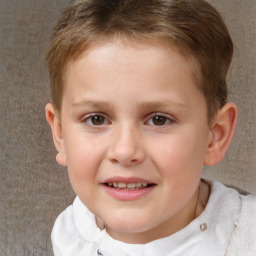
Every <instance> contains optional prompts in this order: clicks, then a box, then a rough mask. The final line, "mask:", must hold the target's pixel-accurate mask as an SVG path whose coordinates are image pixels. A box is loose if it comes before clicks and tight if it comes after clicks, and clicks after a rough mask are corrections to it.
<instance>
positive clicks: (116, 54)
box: [65, 37, 199, 84]
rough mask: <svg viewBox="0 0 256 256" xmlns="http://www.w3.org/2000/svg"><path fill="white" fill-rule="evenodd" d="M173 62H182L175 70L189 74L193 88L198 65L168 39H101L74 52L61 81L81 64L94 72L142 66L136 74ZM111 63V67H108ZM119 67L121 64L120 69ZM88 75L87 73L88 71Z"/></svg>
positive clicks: (187, 52)
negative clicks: (103, 68) (94, 70)
mask: <svg viewBox="0 0 256 256" xmlns="http://www.w3.org/2000/svg"><path fill="white" fill-rule="evenodd" d="M170 57H171V59H172V60H174V62H176V60H175V58H176V59H177V57H178V59H179V60H180V59H181V58H182V59H183V62H181V61H177V65H176V67H177V68H179V67H178V66H181V65H184V64H185V65H186V66H187V68H188V72H192V75H193V77H194V78H195V84H198V81H197V77H198V76H197V74H196V73H197V72H198V70H199V69H198V66H199V65H198V63H197V60H196V59H195V58H194V57H193V56H192V54H191V53H190V51H189V49H186V48H184V47H180V46H179V47H178V46H177V45H176V44H174V43H173V42H172V41H170V40H169V39H164V38H151V39H145V38H142V39H141V38H126V37H123V38H116V37H113V38H107V39H106V38H103V39H99V40H98V41H97V40H96V41H94V42H93V43H89V44H88V45H87V46H86V47H85V49H84V50H80V51H78V52H77V53H76V54H74V55H73V56H71V58H70V59H69V60H68V61H67V65H66V72H65V77H68V75H69V74H70V71H71V70H74V66H76V67H78V66H79V64H82V65H83V64H85V62H87V64H88V65H87V66H88V68H90V69H93V68H97V66H102V67H103V66H104V65H106V67H108V66H109V68H112V67H113V64H116V65H117V66H118V67H119V68H121V67H123V68H124V69H126V70H127V69H128V67H129V65H132V64H136V63H143V66H141V69H140V70H139V71H141V72H142V71H143V67H148V66H150V65H151V64H155V66H156V65H158V66H159V67H161V66H163V65H164V64H165V63H166V61H168V59H170ZM110 63H111V65H112V66H111V67H110V65H109V64H110ZM120 64H123V65H121V66H120ZM90 71H91V70H90Z"/></svg>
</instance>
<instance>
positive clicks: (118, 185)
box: [105, 182, 153, 190]
mask: <svg viewBox="0 0 256 256" xmlns="http://www.w3.org/2000/svg"><path fill="white" fill-rule="evenodd" d="M105 185H107V186H108V187H111V188H116V189H124V190H138V189H143V188H147V187H150V186H152V185H153V184H149V183H145V182H143V183H141V182H138V183H125V182H108V183H106V184H105Z"/></svg>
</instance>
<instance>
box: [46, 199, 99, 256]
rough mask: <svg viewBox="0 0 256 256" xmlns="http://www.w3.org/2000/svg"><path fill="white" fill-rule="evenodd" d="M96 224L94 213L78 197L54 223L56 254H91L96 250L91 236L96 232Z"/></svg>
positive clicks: (52, 237) (79, 255)
mask: <svg viewBox="0 0 256 256" xmlns="http://www.w3.org/2000/svg"><path fill="white" fill-rule="evenodd" d="M94 226H95V224H94V222H93V216H92V214H91V213H90V212H89V210H88V209H87V208H86V207H85V206H84V205H83V204H82V202H81V201H80V200H79V198H78V197H76V199H75V200H74V202H73V204H72V205H70V206H69V207H67V208H66V210H64V211H63V212H62V213H61V214H60V215H59V216H58V218H57V219H56V221H55V223H54V226H53V230H52V234H51V239H52V246H53V251H54V255H55V256H63V255H66V256H73V255H76V256H82V255H83V256H86V255H88V256H89V255H91V250H93V251H95V249H94V248H93V246H92V242H91V241H90V236H92V235H93V234H94V233H95V228H93V227H94ZM81 230H82V231H83V233H81ZM87 237H89V239H86V238H87Z"/></svg>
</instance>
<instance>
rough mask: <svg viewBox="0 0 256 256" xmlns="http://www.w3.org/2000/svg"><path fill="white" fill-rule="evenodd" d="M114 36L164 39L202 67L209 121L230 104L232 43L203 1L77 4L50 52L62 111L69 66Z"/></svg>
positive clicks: (85, 0) (84, 0)
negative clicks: (185, 51) (228, 95)
mask: <svg viewBox="0 0 256 256" xmlns="http://www.w3.org/2000/svg"><path fill="white" fill-rule="evenodd" d="M115 36H124V37H126V38H140V39H143V40H144V39H146V40H150V39H152V38H160V39H161V38H164V39H168V40H170V41H171V42H173V43H175V45H176V46H178V47H180V48H181V49H186V50H188V52H189V53H190V54H191V56H192V57H193V58H194V59H195V60H196V62H197V63H198V70H199V72H198V73H199V74H197V75H196V76H197V79H198V85H199V88H200V90H201V91H202V92H203V94H204V95H205V97H206V102H207V107H208V118H209V120H211V119H212V118H213V117H214V116H215V114H216V112H217V111H218V109H220V108H221V107H222V106H223V105H224V104H225V103H226V100H227V84H226V75H227V72H228V68H229V65H230V62H231V60H232V55H233V43H232V40H231V38H230V35H229V33H228V30H227V27H226V25H225V23H224V21H223V19H222V17H221V15H220V14H219V13H218V11H217V10H216V9H215V8H213V7H212V6H211V5H210V4H209V3H207V2H206V1H203V0H78V1H74V3H73V4H71V5H70V6H69V7H68V8H67V9H66V10H65V12H64V13H63V15H62V17H61V18H60V20H59V22H58V23H57V25H56V26H55V28H54V31H53V36H52V40H51V44H50V47H49V49H48V52H47V54H46V60H47V64H48V69H49V74H50V85H51V96H52V101H53V104H54V106H55V107H56V108H57V110H60V109H61V102H62V94H63V87H64V81H65V78H64V77H65V68H66V66H67V63H68V62H69V61H70V60H71V59H75V58H76V57H77V56H79V54H80V53H81V52H82V51H84V50H85V49H86V48H87V47H88V46H89V45H91V44H93V43H94V42H96V41H99V40H110V39H113V37H115Z"/></svg>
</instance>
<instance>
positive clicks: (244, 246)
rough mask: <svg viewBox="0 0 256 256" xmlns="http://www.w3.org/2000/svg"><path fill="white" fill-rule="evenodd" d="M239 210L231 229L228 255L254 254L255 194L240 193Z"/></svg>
mask: <svg viewBox="0 0 256 256" xmlns="http://www.w3.org/2000/svg"><path fill="white" fill-rule="evenodd" d="M240 199H241V210H240V214H239V218H238V221H237V223H236V227H235V229H234V231H233V234H232V237H231V241H230V245H229V248H228V256H233V255H234V256H235V255H239V256H255V255H256V196H255V195H241V194H240Z"/></svg>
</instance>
